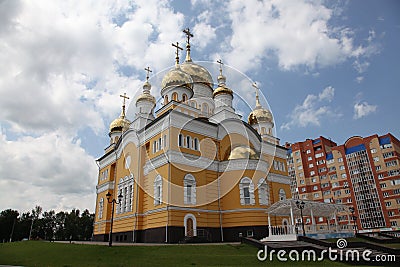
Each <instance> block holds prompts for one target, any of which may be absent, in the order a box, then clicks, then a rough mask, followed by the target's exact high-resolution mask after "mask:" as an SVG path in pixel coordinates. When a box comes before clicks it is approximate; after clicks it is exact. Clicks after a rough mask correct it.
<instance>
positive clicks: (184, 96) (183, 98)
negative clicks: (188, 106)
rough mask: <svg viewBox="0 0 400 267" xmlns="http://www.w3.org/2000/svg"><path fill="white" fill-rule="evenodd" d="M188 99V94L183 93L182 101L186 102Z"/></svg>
mask: <svg viewBox="0 0 400 267" xmlns="http://www.w3.org/2000/svg"><path fill="white" fill-rule="evenodd" d="M186 100H187V95H186V94H183V95H182V102H186Z"/></svg>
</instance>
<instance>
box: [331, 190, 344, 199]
mask: <svg viewBox="0 0 400 267" xmlns="http://www.w3.org/2000/svg"><path fill="white" fill-rule="evenodd" d="M341 194H342V192H341V191H340V190H339V191H335V192H334V193H333V195H334V196H336V197H338V196H340V195H341Z"/></svg>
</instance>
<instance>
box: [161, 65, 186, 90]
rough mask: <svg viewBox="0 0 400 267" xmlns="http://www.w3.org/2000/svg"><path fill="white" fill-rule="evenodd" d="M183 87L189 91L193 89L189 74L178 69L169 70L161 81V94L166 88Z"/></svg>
mask: <svg viewBox="0 0 400 267" xmlns="http://www.w3.org/2000/svg"><path fill="white" fill-rule="evenodd" d="M171 86H173V87H176V86H184V87H187V88H189V89H192V88H193V80H192V78H191V77H190V75H189V74H187V73H186V72H183V71H182V70H181V69H180V68H179V67H175V68H174V69H172V70H170V71H169V72H168V73H167V74H165V76H164V77H163V79H162V81H161V94H162V91H163V90H164V89H166V88H168V87H171Z"/></svg>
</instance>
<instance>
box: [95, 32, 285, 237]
mask: <svg viewBox="0 0 400 267" xmlns="http://www.w3.org/2000/svg"><path fill="white" fill-rule="evenodd" d="M184 32H185V34H186V35H187V41H186V59H185V60H184V62H182V63H181V62H180V61H179V51H180V50H183V49H182V48H181V47H179V43H176V44H173V46H174V47H175V48H176V62H175V67H173V68H172V69H171V70H169V71H168V72H167V73H166V74H165V75H164V77H163V79H162V82H161V97H162V99H163V100H162V104H161V107H160V108H158V110H155V108H156V100H155V97H154V96H153V95H152V93H151V87H152V86H151V84H150V81H149V74H150V72H151V70H150V69H149V68H146V71H147V78H146V81H145V82H144V84H143V92H142V94H141V95H140V96H139V97H137V98H136V100H135V105H136V113H135V115H134V117H133V118H127V115H126V110H125V99H127V98H128V97H127V96H126V95H125V94H124V95H121V97H123V103H124V104H123V106H122V113H121V115H120V117H119V118H117V119H115V120H114V121H113V122H112V123H111V125H110V131H109V137H110V144H109V146H108V147H106V148H105V152H104V155H102V156H101V157H100V158H99V159H97V164H98V166H99V176H98V184H97V186H96V193H97V198H96V215H95V223H94V240H98V241H107V240H109V238H110V235H109V233H110V228H111V227H112V233H113V234H112V236H111V238H112V240H113V241H116V242H157V243H164V242H165V243H178V242H221V241H237V240H239V239H240V237H242V236H250V237H254V238H258V239H261V238H263V237H265V236H267V235H268V224H271V225H282V224H284V221H285V220H287V218H285V217H280V216H275V217H272V218H270V220H268V215H267V213H266V211H267V208H268V207H270V206H271V205H272V204H273V203H275V202H277V201H279V200H283V199H286V198H290V197H291V195H290V183H291V180H290V178H289V176H288V172H287V167H286V149H285V148H284V147H282V146H280V145H279V139H278V138H277V137H275V136H274V135H273V127H274V122H273V117H272V114H271V112H270V111H269V110H268V109H267V108H264V107H263V106H262V105H261V103H260V100H259V95H258V88H257V85H256V84H254V85H253V86H254V87H255V89H256V90H255V91H256V94H255V108H254V109H253V111H252V112H251V113H250V115H249V116H248V120H247V121H243V120H242V117H241V116H240V115H239V114H237V113H236V112H235V108H234V107H233V106H232V100H233V97H234V90H235V88H234V87H232V88H229V87H228V86H227V79H226V77H225V76H224V73H223V68H222V66H223V64H222V62H221V61H218V63H220V70H219V75H218V76H217V81H218V82H217V84H216V85H215V86H214V82H213V75H212V74H211V73H210V72H209V70H207V69H206V68H205V67H203V66H201V65H200V64H196V63H195V62H193V60H192V58H191V53H190V38H191V37H193V35H192V34H191V33H190V31H189V29H186V30H185V31H184ZM112 200H115V202H114V203H112ZM114 204H115V205H114ZM286 222H287V221H286Z"/></svg>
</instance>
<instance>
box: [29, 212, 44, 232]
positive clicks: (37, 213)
mask: <svg viewBox="0 0 400 267" xmlns="http://www.w3.org/2000/svg"><path fill="white" fill-rule="evenodd" d="M41 213H42V207H40V206H37V205H36V206H35V208H34V209H33V210H32V218H31V219H32V223H31V229H30V231H29V240H30V239H31V238H32V230H33V223H34V221H35V220H37V219H39V216H40V214H41ZM36 236H37V235H36Z"/></svg>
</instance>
